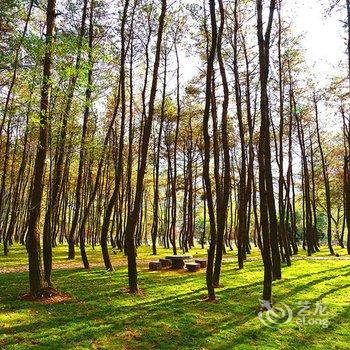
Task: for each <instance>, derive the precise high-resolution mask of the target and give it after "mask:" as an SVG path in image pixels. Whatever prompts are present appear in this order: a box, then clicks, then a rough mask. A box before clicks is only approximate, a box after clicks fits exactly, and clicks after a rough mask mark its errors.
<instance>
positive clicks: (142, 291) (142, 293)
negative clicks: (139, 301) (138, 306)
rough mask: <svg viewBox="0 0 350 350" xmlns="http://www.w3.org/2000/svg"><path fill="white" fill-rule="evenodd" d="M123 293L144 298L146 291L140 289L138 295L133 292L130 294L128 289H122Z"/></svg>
mask: <svg viewBox="0 0 350 350" xmlns="http://www.w3.org/2000/svg"><path fill="white" fill-rule="evenodd" d="M121 291H122V292H123V293H128V294H133V295H139V296H141V297H143V296H144V295H145V291H144V290H143V289H141V288H139V289H138V291H137V293H131V292H130V289H129V288H127V287H124V288H122V289H121Z"/></svg>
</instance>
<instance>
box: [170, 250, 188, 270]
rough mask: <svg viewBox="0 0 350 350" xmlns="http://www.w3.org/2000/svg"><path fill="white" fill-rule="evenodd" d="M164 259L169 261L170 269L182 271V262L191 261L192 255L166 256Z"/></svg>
mask: <svg viewBox="0 0 350 350" xmlns="http://www.w3.org/2000/svg"><path fill="white" fill-rule="evenodd" d="M165 259H169V260H171V268H172V269H182V268H183V267H184V265H185V263H184V260H187V259H192V255H189V254H184V255H167V256H166V257H165Z"/></svg>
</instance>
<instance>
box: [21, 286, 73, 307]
mask: <svg viewBox="0 0 350 350" xmlns="http://www.w3.org/2000/svg"><path fill="white" fill-rule="evenodd" d="M71 298H72V297H71V296H70V295H69V294H68V293H62V292H60V291H58V290H57V289H55V288H51V287H47V288H43V289H41V290H40V291H39V292H38V293H36V294H35V295H32V294H30V293H25V294H21V295H20V296H19V297H18V299H19V300H23V301H36V302H39V303H41V304H59V303H64V302H66V301H69V300H71Z"/></svg>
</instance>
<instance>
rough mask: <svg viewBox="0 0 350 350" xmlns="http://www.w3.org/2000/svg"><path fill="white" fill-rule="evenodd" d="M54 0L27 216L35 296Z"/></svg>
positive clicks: (48, 15)
mask: <svg viewBox="0 0 350 350" xmlns="http://www.w3.org/2000/svg"><path fill="white" fill-rule="evenodd" d="M55 6H56V1H55V0H48V3H47V9H46V41H45V56H44V69H43V82H42V87H41V102H40V130H39V139H38V144H37V151H36V157H35V164H34V174H33V185H32V189H31V194H30V207H29V218H28V234H27V249H28V257H29V282H30V294H31V295H33V296H36V295H38V294H39V293H40V290H41V289H42V288H43V287H44V280H43V275H42V262H41V256H40V231H39V229H38V224H39V220H40V210H41V201H42V196H43V187H44V176H45V161H46V153H47V147H48V129H49V124H48V120H49V115H48V113H49V93H50V88H51V64H52V51H53V42H54V40H53V34H54V26H55V16H56V13H55Z"/></svg>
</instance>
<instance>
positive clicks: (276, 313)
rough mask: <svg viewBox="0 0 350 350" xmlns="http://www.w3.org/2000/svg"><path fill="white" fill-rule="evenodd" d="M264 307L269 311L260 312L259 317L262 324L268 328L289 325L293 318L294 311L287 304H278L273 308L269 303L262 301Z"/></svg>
mask: <svg viewBox="0 0 350 350" xmlns="http://www.w3.org/2000/svg"><path fill="white" fill-rule="evenodd" d="M262 305H263V306H264V307H265V308H266V309H267V310H266V311H260V312H259V313H258V317H259V320H260V322H261V323H262V324H263V325H264V326H266V327H270V328H273V327H274V326H276V325H280V324H287V323H289V322H290V321H291V320H292V318H293V311H292V309H291V308H290V307H289V306H288V305H287V304H285V303H277V304H276V305H274V306H273V307H271V305H270V303H269V302H268V303H266V302H263V301H262Z"/></svg>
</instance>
